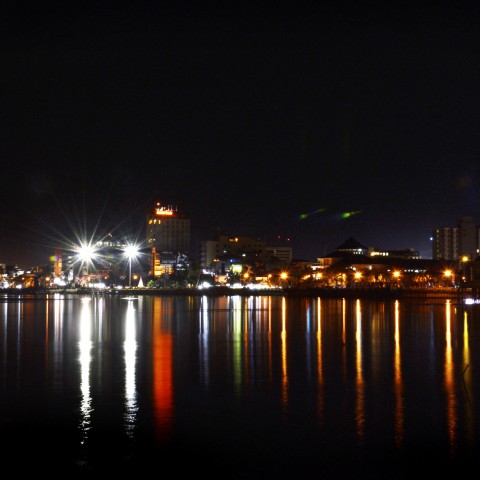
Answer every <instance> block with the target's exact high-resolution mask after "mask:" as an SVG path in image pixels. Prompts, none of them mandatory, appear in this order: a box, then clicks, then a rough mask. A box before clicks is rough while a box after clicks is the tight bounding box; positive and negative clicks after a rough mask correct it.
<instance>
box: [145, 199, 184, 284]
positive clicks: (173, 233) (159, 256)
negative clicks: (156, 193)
mask: <svg viewBox="0 0 480 480" xmlns="http://www.w3.org/2000/svg"><path fill="white" fill-rule="evenodd" d="M146 233H147V243H148V246H149V247H150V249H151V257H152V258H151V262H150V267H151V273H152V275H154V276H159V275H161V274H162V273H167V272H169V271H170V270H171V269H172V268H173V265H174V264H175V263H176V262H177V259H178V258H179V257H180V256H181V257H183V256H188V253H189V251H190V218H188V217H187V216H186V215H185V214H183V213H180V212H179V211H178V210H177V209H176V208H175V209H174V208H173V207H172V206H171V205H168V206H162V205H161V204H160V202H157V203H156V204H155V208H154V209H153V210H152V211H149V212H148V213H147V231H146Z"/></svg>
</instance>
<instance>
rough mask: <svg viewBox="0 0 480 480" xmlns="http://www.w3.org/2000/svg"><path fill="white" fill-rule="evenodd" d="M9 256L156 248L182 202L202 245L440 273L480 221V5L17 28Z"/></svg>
mask: <svg viewBox="0 0 480 480" xmlns="http://www.w3.org/2000/svg"><path fill="white" fill-rule="evenodd" d="M3 14H4V15H3V17H4V18H5V26H4V29H3V31H2V34H3V37H4V42H2V45H3V49H4V58H5V65H6V68H5V69H4V70H5V71H4V75H3V76H2V80H1V86H2V91H3V93H4V99H5V101H4V106H3V108H2V113H3V115H2V117H1V122H2V125H1V127H2V128H1V129H0V131H1V132H2V133H1V137H0V155H1V157H2V179H3V182H2V188H1V189H0V256H1V258H2V259H5V260H7V259H11V260H12V261H15V263H22V264H24V263H29V264H30V263H32V262H34V263H36V264H37V263H43V260H44V259H45V257H46V255H47V253H50V252H51V251H52V249H53V248H54V246H55V242H58V241H59V239H60V241H61V242H63V241H67V240H68V239H69V238H70V237H71V236H72V235H74V234H75V232H78V231H81V230H82V229H83V230H84V231H85V230H87V231H88V233H89V234H90V235H92V234H94V232H99V230H98V229H99V228H100V229H101V230H102V232H99V233H103V232H104V233H106V232H108V231H109V230H119V231H124V232H125V233H126V234H129V235H131V236H132V237H135V236H136V235H139V234H141V232H142V229H143V227H144V225H143V219H144V212H145V210H146V209H148V208H150V206H151V205H152V204H153V203H154V202H155V201H157V200H162V199H165V201H168V202H169V203H172V204H175V205H178V206H179V207H181V208H182V211H184V212H185V213H186V214H188V215H189V216H190V217H191V218H192V219H195V223H192V237H193V238H194V239H197V240H200V239H209V238H215V236H216V235H217V233H218V232H240V233H243V234H245V235H250V236H258V237H260V238H263V239H265V241H267V242H268V243H271V242H273V241H274V240H275V239H277V238H278V237H281V238H290V239H291V242H292V247H293V249H294V252H295V256H296V257H305V258H307V259H313V258H315V257H316V256H321V255H323V254H325V253H328V252H329V251H331V250H332V249H334V248H335V247H336V246H337V245H339V244H340V243H342V242H343V241H344V240H345V239H346V238H348V237H350V236H353V237H355V238H356V239H358V241H359V242H361V243H362V244H365V245H369V246H375V247H378V248H389V249H397V250H399V249H405V248H413V249H415V250H418V251H419V252H420V255H421V256H422V257H424V258H425V257H430V256H431V240H430V238H431V234H432V229H433V228H436V227H438V226H453V225H455V224H456V222H457V220H458V218H459V217H461V216H471V217H473V218H474V219H478V218H480V190H479V181H480V177H479V174H480V171H479V162H478V157H479V156H480V144H479V143H478V124H479V121H480V118H479V114H478V112H480V97H479V95H478V84H479V83H480V69H478V64H479V62H480V31H479V29H478V23H479V21H480V5H476V4H471V3H470V2H466V1H462V0H460V1H458V2H455V3H453V2H452V3H451V4H435V5H424V4H419V3H418V2H412V3H411V4H409V2H406V3H405V2H402V4H398V5H397V4H396V3H395V2H393V3H392V2H390V3H388V4H385V5H364V4H358V3H356V2H346V1H345V2H342V1H339V2H335V3H334V4H332V5H330V4H328V2H327V3H325V2H320V3H318V2H317V3H313V2H311V3H309V2H307V3H302V4H301V5H300V4H292V5H289V4H288V3H287V4H285V2H283V3H282V4H281V5H280V4H279V5H276V6H275V7H274V8H273V7H270V6H268V5H265V4H261V5H255V6H249V5H245V4H242V5H241V6H238V7H237V6H235V5H224V6H222V7H219V6H213V5H210V4H202V5H195V4H194V3H188V2H187V3H185V4H184V3H183V2H182V4H181V5H180V4H178V3H177V2H175V3H173V2H172V3H168V2H162V4H161V5H160V4H153V3H152V4H149V5H143V4H142V5H139V4H131V5H121V4H118V3H115V4H113V3H112V4H110V3H109V2H107V3H104V2H102V4H101V5H100V4H94V5H85V4H82V5H77V6H76V7H75V8H73V9H72V8H70V7H67V6H66V5H63V4H59V5H56V6H55V8H54V7H53V6H49V5H37V6H36V7H35V8H30V7H29V8H28V9H26V8H25V6H24V5H22V3H21V2H14V3H12V4H9V5H8V6H6V7H5V9H4V11H3Z"/></svg>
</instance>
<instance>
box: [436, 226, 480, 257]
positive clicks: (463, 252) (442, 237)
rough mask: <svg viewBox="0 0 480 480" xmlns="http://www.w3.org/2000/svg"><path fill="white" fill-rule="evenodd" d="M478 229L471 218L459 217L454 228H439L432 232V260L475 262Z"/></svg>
mask: <svg viewBox="0 0 480 480" xmlns="http://www.w3.org/2000/svg"><path fill="white" fill-rule="evenodd" d="M479 248H480V227H479V226H477V225H475V224H474V223H473V219H472V218H471V217H461V218H460V219H459V220H458V224H457V226H456V227H439V228H436V229H435V230H434V231H433V242H432V258H433V259H434V260H458V259H460V258H468V259H469V260H475V259H476V258H477V257H478V255H479Z"/></svg>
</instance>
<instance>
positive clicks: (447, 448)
mask: <svg viewBox="0 0 480 480" xmlns="http://www.w3.org/2000/svg"><path fill="white" fill-rule="evenodd" d="M0 298H1V297H0ZM1 300H2V301H3V308H1V309H0V336H1V343H0V344H1V345H2V348H3V352H2V355H1V368H2V375H1V378H2V389H1V391H2V394H1V411H2V426H3V427H4V428H3V431H4V432H5V435H6V437H7V438H9V439H10V442H9V445H10V447H8V448H11V450H9V454H10V455H11V457H12V458H16V455H17V454H20V453H19V452H21V454H22V455H23V456H25V455H26V456H27V457H28V456H32V457H38V458H43V457H44V456H45V455H51V454H52V452H56V455H57V457H58V458H57V461H60V460H61V461H62V462H63V464H64V465H63V466H64V468H65V467H70V468H72V470H75V471H79V472H83V471H85V472H87V473H92V472H94V471H95V470H99V471H100V470H103V469H105V470H108V471H111V470H112V469H114V468H116V467H118V469H119V471H123V472H126V471H127V470H126V469H131V470H132V471H137V470H139V469H141V468H142V467H143V466H152V465H153V464H155V463H156V462H161V463H162V465H170V462H173V459H174V458H177V456H178V455H179V454H180V453H181V454H187V456H188V457H189V459H190V460H189V461H193V460H197V461H200V462H202V459H204V458H206V457H208V458H210V459H211V460H209V461H208V462H207V463H200V465H203V467H204V469H205V471H208V473H209V474H215V473H218V474H219V475H220V474H221V472H223V477H222V478H225V477H224V476H225V473H224V468H226V466H228V468H229V472H230V475H228V476H229V477H234V476H236V475H237V476H242V477H243V478H245V477H253V476H254V475H256V474H258V475H259V476H261V475H268V474H272V475H273V476H275V475H277V476H279V475H280V474H281V473H284V472H289V473H290V474H291V475H293V474H295V476H296V477H298V476H302V475H303V474H305V476H308V475H309V474H311V473H312V472H313V471H314V472H317V473H318V472H321V473H322V476H323V478H327V477H329V476H332V478H333V477H334V476H335V475H338V474H339V473H342V474H344V475H349V474H352V475H353V472H358V471H359V468H363V469H364V470H368V473H370V474H378V476H381V471H382V468H384V467H385V468H393V470H394V471H395V472H397V474H398V477H399V478H400V477H401V476H402V475H401V474H404V473H405V472H406V471H407V466H408V465H409V464H410V463H414V464H415V465H416V468H418V464H420V465H421V464H424V465H429V468H430V469H431V468H432V461H434V462H435V465H436V464H441V466H442V468H444V469H445V468H449V467H450V466H454V467H455V468H457V467H458V465H459V464H460V463H461V465H462V466H464V465H465V464H473V465H475V464H476V462H477V460H476V453H475V452H476V451H477V449H478V447H479V446H480V443H479V439H480V425H479V416H478V414H477V412H478V411H479V405H478V400H477V398H479V393H480V382H479V380H478V378H479V375H478V372H479V369H480V324H479V322H480V315H479V312H480V309H479V308H478V306H468V307H465V306H463V305H457V304H456V303H455V302H454V301H453V300H452V301H446V302H442V303H428V302H424V301H422V302H417V301H413V300H411V301H407V302H404V301H384V300H382V301H372V300H368V301H367V300H361V299H357V300H346V299H321V298H286V297H280V296H279V297H276V296H272V297H270V296H250V297H244V296H230V297H225V296H223V297H209V296H202V297H187V296H179V297H175V296H173V297H163V296H138V298H135V299H126V298H121V297H119V296H108V295H107V296H100V295H99V296H89V297H77V296H68V295H59V294H56V295H52V296H47V297H35V296H31V297H15V298H11V297H3V298H1ZM47 433H48V435H49V438H50V439H51V440H50V442H49V444H48V445H47V444H44V442H43V443H42V439H43V438H44V437H45V435H46V434H47ZM107 446H108V449H107V448H106V447H107ZM7 458H9V456H8V455H7ZM207 465H208V467H207ZM425 468H427V467H426V466H425ZM444 471H445V470H444ZM405 474H406V473H405ZM402 478H403V477H402Z"/></svg>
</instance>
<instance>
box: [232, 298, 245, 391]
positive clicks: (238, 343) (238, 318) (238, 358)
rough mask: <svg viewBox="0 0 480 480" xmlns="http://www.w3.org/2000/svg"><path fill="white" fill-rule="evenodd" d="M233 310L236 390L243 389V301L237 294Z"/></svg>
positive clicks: (233, 302)
mask: <svg viewBox="0 0 480 480" xmlns="http://www.w3.org/2000/svg"><path fill="white" fill-rule="evenodd" d="M230 308H231V311H232V341H233V384H234V386H235V391H236V392H237V393H240V392H241V391H242V374H243V368H242V366H243V363H242V345H243V342H242V302H241V297H240V296H238V295H236V296H233V297H232V298H231V307H230Z"/></svg>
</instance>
